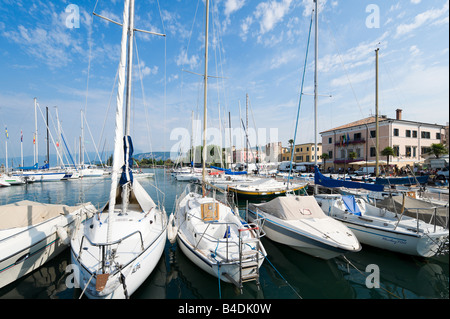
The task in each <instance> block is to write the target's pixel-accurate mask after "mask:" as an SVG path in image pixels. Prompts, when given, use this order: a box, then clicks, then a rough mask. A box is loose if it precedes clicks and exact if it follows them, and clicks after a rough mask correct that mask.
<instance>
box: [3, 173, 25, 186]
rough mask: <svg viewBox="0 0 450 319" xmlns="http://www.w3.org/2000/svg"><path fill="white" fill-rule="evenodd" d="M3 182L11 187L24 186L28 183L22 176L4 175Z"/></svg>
mask: <svg viewBox="0 0 450 319" xmlns="http://www.w3.org/2000/svg"><path fill="white" fill-rule="evenodd" d="M1 180H2V181H3V182H6V183H8V184H9V185H23V184H25V183H26V180H25V178H23V177H21V176H12V175H2V178H1Z"/></svg>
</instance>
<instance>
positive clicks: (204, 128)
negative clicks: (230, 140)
mask: <svg viewBox="0 0 450 319" xmlns="http://www.w3.org/2000/svg"><path fill="white" fill-rule="evenodd" d="M208 28H209V0H206V27H205V78H204V81H205V84H204V96H203V98H204V102H203V103H204V106H203V154H202V158H203V164H202V185H203V186H202V189H203V196H205V192H204V190H205V185H204V184H205V182H206V130H207V128H206V123H207V122H206V121H207V118H206V116H207V95H208Z"/></svg>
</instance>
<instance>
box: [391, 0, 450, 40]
mask: <svg viewBox="0 0 450 319" xmlns="http://www.w3.org/2000/svg"><path fill="white" fill-rule="evenodd" d="M446 12H448V0H447V2H446V3H445V4H444V7H442V9H430V10H427V11H425V12H422V13H420V14H418V15H416V17H415V18H414V22H412V23H409V24H401V25H399V26H398V27H397V32H396V35H395V37H399V36H401V35H405V34H407V33H409V32H411V31H413V30H415V29H417V28H419V27H421V26H422V25H424V24H425V23H427V22H430V21H435V20H437V19H439V18H441V17H442V16H443V15H444V14H445V13H446Z"/></svg>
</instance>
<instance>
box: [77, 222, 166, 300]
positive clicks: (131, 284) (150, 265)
mask: <svg viewBox="0 0 450 319" xmlns="http://www.w3.org/2000/svg"><path fill="white" fill-rule="evenodd" d="M166 238H167V230H164V231H163V232H162V233H161V234H160V236H158V238H157V240H156V241H155V242H154V243H153V244H152V245H150V246H149V247H147V249H146V250H145V251H143V252H142V253H141V254H140V255H139V256H138V257H137V258H136V259H134V261H133V262H132V263H130V264H129V265H128V266H126V267H125V268H123V269H122V274H124V275H125V276H126V280H125V285H126V294H125V289H124V286H123V284H122V283H121V282H120V273H117V274H116V275H114V276H111V277H110V278H109V279H108V285H109V287H108V286H107V287H106V288H105V289H108V288H111V287H113V288H115V289H112V291H111V293H109V294H106V295H99V294H98V292H96V291H95V286H96V276H94V277H93V278H92V279H91V277H92V272H91V271H90V270H88V269H87V268H86V267H85V266H84V265H83V264H81V263H80V262H79V261H78V258H77V256H78V254H77V253H76V252H75V251H74V250H73V249H71V258H72V264H74V265H75V266H76V268H77V269H78V270H79V273H78V275H77V276H75V284H76V285H77V287H79V288H80V289H82V290H83V291H84V293H85V295H86V297H88V298H89V299H125V298H127V297H129V296H131V295H132V294H133V293H134V292H135V291H136V290H137V289H138V288H139V287H140V286H141V284H142V283H143V282H144V281H145V280H146V279H147V278H148V276H149V275H150V274H151V273H152V271H153V270H154V269H155V267H156V265H157V264H158V262H159V260H160V259H161V256H162V254H163V252H164V247H165V243H166ZM86 286H88V287H86Z"/></svg>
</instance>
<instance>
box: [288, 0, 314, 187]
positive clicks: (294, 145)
mask: <svg viewBox="0 0 450 319" xmlns="http://www.w3.org/2000/svg"><path fill="white" fill-rule="evenodd" d="M318 2H319V0H314V3H315V8H314V10H315V12H314V14H315V26H314V28H315V31H314V33H315V40H314V167H317V104H318V72H317V69H318V67H317V64H318V61H319V10H318ZM294 147H295V145H294ZM317 193H318V189H317V185H315V184H314V194H317Z"/></svg>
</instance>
